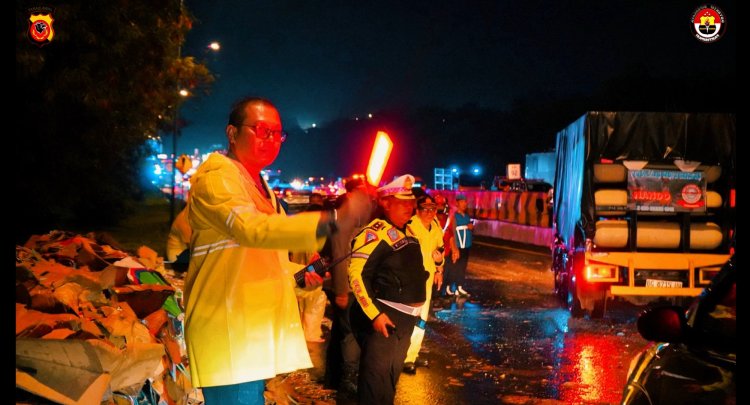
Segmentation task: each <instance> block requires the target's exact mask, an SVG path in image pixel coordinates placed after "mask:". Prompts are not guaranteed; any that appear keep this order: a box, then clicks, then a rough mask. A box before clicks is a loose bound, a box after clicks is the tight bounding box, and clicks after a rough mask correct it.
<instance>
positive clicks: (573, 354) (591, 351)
mask: <svg viewBox="0 0 750 405" xmlns="http://www.w3.org/2000/svg"><path fill="white" fill-rule="evenodd" d="M435 315H436V317H437V318H438V319H440V320H442V321H444V322H447V323H450V324H453V325H455V326H456V327H457V328H458V330H460V331H461V332H460V334H461V335H462V337H463V339H464V340H465V341H466V342H468V343H469V344H470V346H471V347H472V350H473V352H474V353H473V354H474V355H475V356H476V357H478V358H481V359H483V360H484V361H485V362H486V364H487V365H490V366H492V369H493V375H494V383H495V384H496V386H497V390H498V391H497V393H498V395H499V396H504V395H510V394H513V395H523V396H526V397H527V398H528V397H532V398H534V397H535V398H550V399H557V400H560V401H562V402H565V403H617V402H618V401H619V398H620V395H621V392H622V387H623V384H624V375H625V372H626V370H627V364H628V362H629V359H630V357H631V356H632V354H633V348H628V344H627V343H628V340H627V339H626V338H623V334H622V333H620V334H619V335H618V333H617V330H616V329H613V328H612V327H611V326H609V325H608V324H604V323H602V322H597V321H593V320H580V319H571V318H570V314H569V312H568V311H567V310H565V309H562V308H530V309H512V308H486V307H482V305H480V304H478V303H474V302H468V301H465V300H459V302H457V303H456V302H454V303H452V304H451V306H450V307H449V308H445V309H443V310H441V311H438V312H436V314H435ZM571 325H574V327H571ZM467 394H468V393H467Z"/></svg>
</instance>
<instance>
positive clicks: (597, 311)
mask: <svg viewBox="0 0 750 405" xmlns="http://www.w3.org/2000/svg"><path fill="white" fill-rule="evenodd" d="M601 293H602V297H601V298H597V299H596V300H595V301H594V309H592V310H591V319H601V318H603V317H604V313H605V312H606V309H607V295H606V292H605V291H602V292H601Z"/></svg>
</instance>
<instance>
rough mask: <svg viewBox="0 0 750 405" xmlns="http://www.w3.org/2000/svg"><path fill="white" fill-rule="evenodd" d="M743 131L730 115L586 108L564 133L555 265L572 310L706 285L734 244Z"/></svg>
mask: <svg viewBox="0 0 750 405" xmlns="http://www.w3.org/2000/svg"><path fill="white" fill-rule="evenodd" d="M735 131H736V125H735V117H734V115H732V114H721V113H655V112H648V113H641V112H588V113H586V114H584V115H583V116H581V117H580V118H579V119H577V120H576V121H575V122H573V123H572V124H570V125H568V126H567V127H566V128H565V129H563V130H562V131H560V132H558V134H557V150H556V161H555V167H556V169H555V189H554V206H553V210H552V214H553V224H554V226H553V228H554V231H555V233H556V235H555V237H554V238H553V240H552V241H551V242H552V246H553V249H552V255H553V258H552V266H551V270H552V271H553V273H554V283H555V284H554V285H555V294H556V295H557V297H558V298H559V299H560V300H561V302H562V303H563V304H565V306H567V308H568V309H569V310H570V313H571V315H572V316H574V317H580V316H583V315H584V314H589V315H590V316H591V317H592V318H600V317H602V316H603V315H604V313H605V311H606V303H607V300H608V299H610V298H615V297H616V298H622V299H627V300H629V301H631V302H633V303H634V304H643V303H646V302H649V301H651V300H654V299H658V298H659V297H690V296H695V295H698V294H700V292H701V290H702V288H704V287H705V286H706V285H708V283H709V282H710V280H711V278H712V277H713V276H714V275H715V274H716V273H717V272H718V269H719V268H720V267H721V265H722V264H724V262H725V261H726V260H727V259H728V258H729V256H730V254H731V249H732V246H733V245H734V230H735V228H736V225H735V206H734V197H733V196H734V188H735V181H736V152H735V151H736V148H735V138H736V132H735Z"/></svg>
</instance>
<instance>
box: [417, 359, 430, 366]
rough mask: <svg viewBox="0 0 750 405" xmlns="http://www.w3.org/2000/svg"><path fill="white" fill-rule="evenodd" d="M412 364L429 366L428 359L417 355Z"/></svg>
mask: <svg viewBox="0 0 750 405" xmlns="http://www.w3.org/2000/svg"><path fill="white" fill-rule="evenodd" d="M414 365H415V366H417V367H429V366H430V361H429V360H427V359H422V358H419V357H417V359H416V360H415V361H414Z"/></svg>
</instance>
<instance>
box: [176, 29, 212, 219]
mask: <svg viewBox="0 0 750 405" xmlns="http://www.w3.org/2000/svg"><path fill="white" fill-rule="evenodd" d="M220 49H221V44H220V43H219V42H217V41H213V42H211V43H210V44H208V45H207V46H206V52H209V51H210V52H218V51H219V50H220ZM177 52H178V53H177V58H178V59H179V58H180V57H181V55H182V48H181V47H180V48H178V50H177ZM178 93H179V95H180V99H178V100H177V103H176V105H175V107H174V115H173V120H174V121H173V122H172V193H171V194H170V197H169V225H170V226H171V225H172V222H174V218H175V212H174V211H175V210H174V206H175V199H176V198H177V196H176V194H177V192H176V190H177V180H176V177H177V138H179V136H180V127H179V118H180V107H181V106H182V103H183V102H184V100H185V99H187V98H188V97H189V96H191V94H190V90H188V89H185V88H179V89H178Z"/></svg>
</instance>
